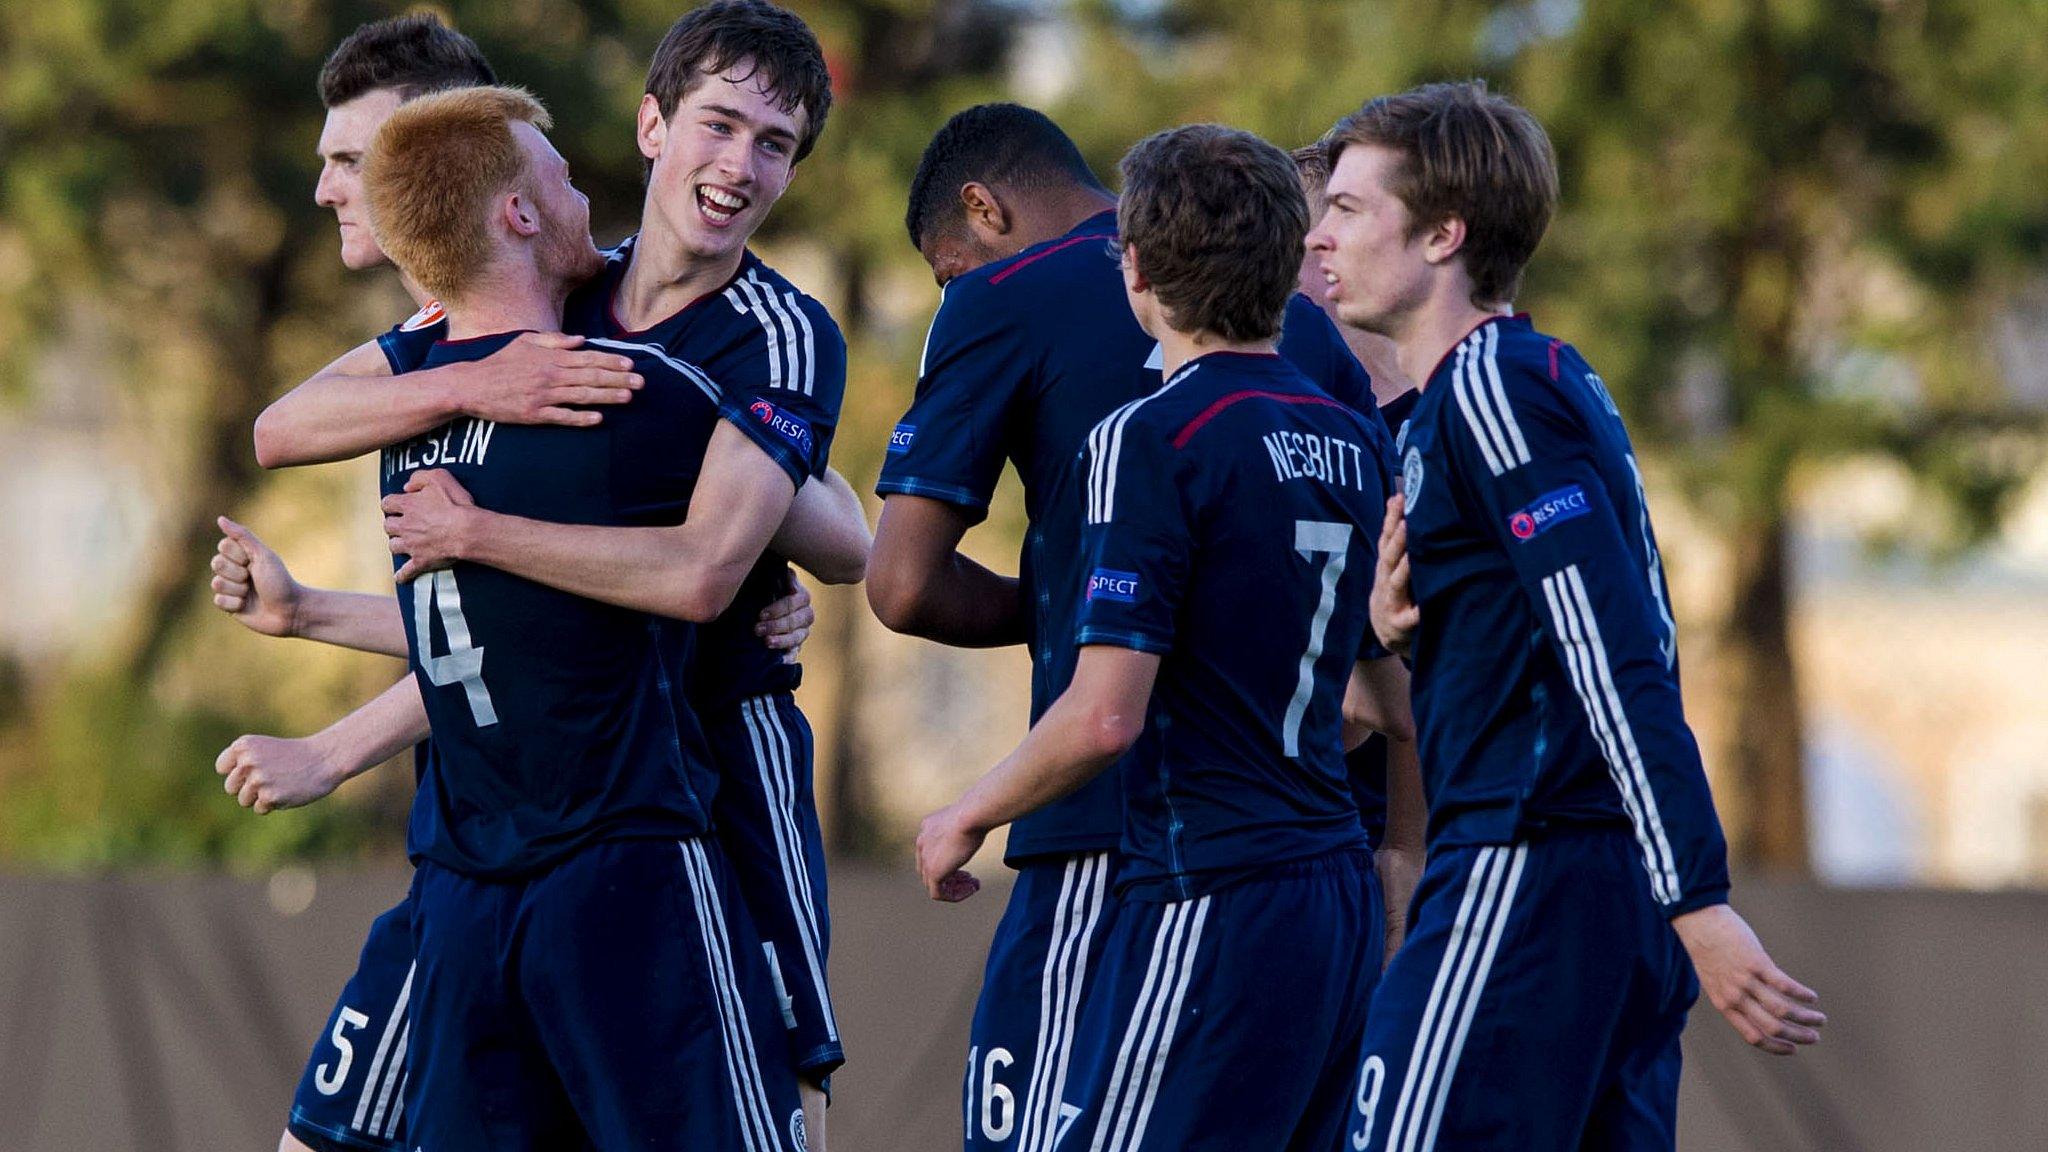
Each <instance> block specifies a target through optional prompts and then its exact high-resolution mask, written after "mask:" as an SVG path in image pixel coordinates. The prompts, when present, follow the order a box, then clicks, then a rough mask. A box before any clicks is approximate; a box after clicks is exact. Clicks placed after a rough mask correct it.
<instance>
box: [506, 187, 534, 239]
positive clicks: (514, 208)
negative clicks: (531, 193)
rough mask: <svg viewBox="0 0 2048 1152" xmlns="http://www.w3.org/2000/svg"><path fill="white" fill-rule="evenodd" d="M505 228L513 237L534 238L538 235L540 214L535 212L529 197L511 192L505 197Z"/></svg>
mask: <svg viewBox="0 0 2048 1152" xmlns="http://www.w3.org/2000/svg"><path fill="white" fill-rule="evenodd" d="M503 212H504V216H505V227H507V228H510V229H511V230H512V234H513V235H515V236H523V237H528V238H531V237H534V236H538V235H540V213H539V212H538V211H537V210H535V207H534V203H533V200H532V199H531V198H530V197H527V196H525V195H522V194H520V193H518V192H513V193H511V194H510V195H508V196H506V197H505V202H504V206H503Z"/></svg>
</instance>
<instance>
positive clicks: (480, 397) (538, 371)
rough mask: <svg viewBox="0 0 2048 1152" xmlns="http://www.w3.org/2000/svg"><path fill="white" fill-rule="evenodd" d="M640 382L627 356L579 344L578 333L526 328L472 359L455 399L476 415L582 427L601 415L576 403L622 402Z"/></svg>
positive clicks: (500, 421) (494, 418)
mask: <svg viewBox="0 0 2048 1152" xmlns="http://www.w3.org/2000/svg"><path fill="white" fill-rule="evenodd" d="M643 383H644V381H643V380H642V379H641V377H640V375H639V374H638V373H636V372H634V371H633V361H632V360H631V359H630V358H628V357H625V356H621V355H619V354H618V353H616V352H600V351H598V350H596V349H594V348H584V347H583V337H581V336H567V335H564V334H562V333H560V332H528V333H526V334H525V335H523V336H520V337H519V338H518V339H516V340H514V341H512V342H511V343H510V344H507V345H505V346H504V347H503V348H500V349H498V350H497V351H496V352H493V353H491V354H490V355H489V356H487V357H485V358H484V359H482V360H479V361H477V362H476V370H475V372H474V374H472V375H467V376H465V377H463V382H462V383H461V384H459V385H457V389H458V390H457V399H456V403H457V405H458V406H459V407H460V408H461V409H462V411H463V412H465V413H467V414H468V415H470V416H474V417H476V418H477V419H479V420H496V421H498V422H499V423H502V424H567V425H570V426H573V427H578V428H587V427H589V426H591V425H593V424H597V423H599V422H600V421H602V420H603V419H604V416H603V414H602V413H598V412H592V411H589V410H588V409H587V408H585V407H581V406H583V405H592V404H624V403H625V402H626V401H628V400H631V399H632V398H633V393H634V391H635V390H637V389H638V388H639V387H640V386H641V384H643ZM572 406H573V407H572Z"/></svg>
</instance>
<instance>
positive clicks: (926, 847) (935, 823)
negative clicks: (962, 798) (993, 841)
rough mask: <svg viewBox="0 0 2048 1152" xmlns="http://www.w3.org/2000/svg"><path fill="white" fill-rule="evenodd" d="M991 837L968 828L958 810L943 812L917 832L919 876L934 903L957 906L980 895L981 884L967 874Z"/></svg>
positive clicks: (945, 810)
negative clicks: (968, 864)
mask: <svg viewBox="0 0 2048 1152" xmlns="http://www.w3.org/2000/svg"><path fill="white" fill-rule="evenodd" d="M987 838H988V833H986V832H980V831H977V830H975V829H972V828H969V827H967V825H966V821H964V820H962V819H961V818H960V812H959V809H958V808H941V809H939V810H938V811H937V812H934V813H932V814H931V815H929V816H927V817H925V818H924V824H923V825H921V826H920V827H919V828H918V830H917V875H918V878H919V879H921V880H923V881H924V890H925V892H926V893H928V894H929V895H930V896H931V898H932V899H934V900H942V901H944V902H946V903H948V904H958V903H959V902H960V901H962V900H965V899H967V898H968V897H969V896H972V895H974V894H975V893H976V892H979V891H981V881H979V880H977V879H975V878H974V876H973V874H972V873H970V872H967V871H965V868H966V866H967V862H968V861H969V860H971V859H973V858H974V854H975V852H977V851H979V850H980V849H981V842H982V841H983V840H985V839H987Z"/></svg>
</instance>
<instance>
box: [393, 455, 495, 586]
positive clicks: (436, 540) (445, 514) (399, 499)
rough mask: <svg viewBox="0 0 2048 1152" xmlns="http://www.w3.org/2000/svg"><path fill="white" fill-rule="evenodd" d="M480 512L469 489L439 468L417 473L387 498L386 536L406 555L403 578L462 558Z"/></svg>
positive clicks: (400, 572) (398, 552)
mask: <svg viewBox="0 0 2048 1152" xmlns="http://www.w3.org/2000/svg"><path fill="white" fill-rule="evenodd" d="M475 511H476V501H475V500H472V499H470V496H469V491H468V489H465V488H464V487H463V486H462V485H460V484H458V483H456V482H455V477H453V476H450V475H449V474H448V473H447V472H446V471H443V470H442V469H439V468H434V469H429V470H428V471H425V472H415V473H413V474H412V479H410V480H407V481H406V482H405V491H403V492H400V493H398V494H397V495H395V496H386V497H385V498H384V535H385V536H387V537H389V538H390V540H391V554H392V555H393V556H403V557H405V558H406V560H405V566H404V567H402V568H400V569H399V570H398V582H399V583H400V584H404V583H406V582H407V581H409V580H411V579H413V578H414V577H416V576H418V575H419V574H420V573H422V572H432V571H433V570H435V569H437V568H446V567H448V566H449V565H451V564H453V563H455V562H456V561H457V560H460V559H462V556H463V550H464V548H465V546H466V544H467V541H468V536H467V531H468V528H469V524H470V517H471V516H472V515H473V514H474V512H475Z"/></svg>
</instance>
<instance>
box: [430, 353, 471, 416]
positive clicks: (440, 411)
mask: <svg viewBox="0 0 2048 1152" xmlns="http://www.w3.org/2000/svg"><path fill="white" fill-rule="evenodd" d="M477 368H478V365H477V363H476V362H475V361H473V360H460V361H457V362H455V363H453V364H444V365H442V366H441V367H439V368H435V369H433V370H432V372H431V373H430V378H431V379H432V380H433V382H434V391H433V395H434V411H435V416H436V417H437V418H438V419H440V420H453V419H455V418H456V417H457V416H473V417H475V418H477V419H479V420H481V419H483V418H484V417H483V415H482V414H481V413H479V412H478V411H477V408H478V407H479V406H478V405H477V403H476V389H475V388H474V387H473V383H474V380H475V374H476V371H477Z"/></svg>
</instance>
